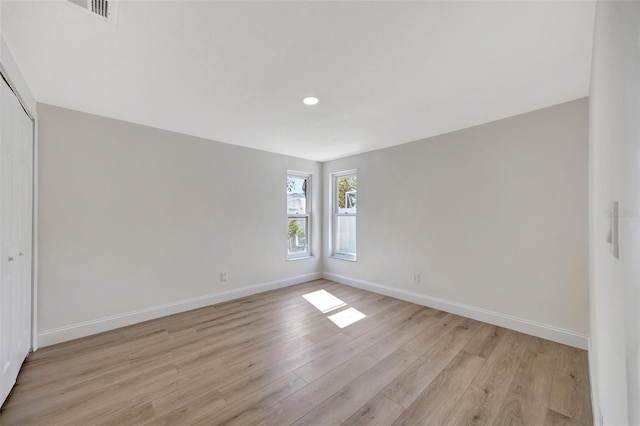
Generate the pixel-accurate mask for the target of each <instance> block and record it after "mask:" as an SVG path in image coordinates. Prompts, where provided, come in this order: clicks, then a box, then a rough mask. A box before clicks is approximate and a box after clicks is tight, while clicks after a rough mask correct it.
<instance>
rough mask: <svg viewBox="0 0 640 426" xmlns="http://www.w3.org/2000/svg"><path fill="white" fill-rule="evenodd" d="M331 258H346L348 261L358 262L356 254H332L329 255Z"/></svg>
mask: <svg viewBox="0 0 640 426" xmlns="http://www.w3.org/2000/svg"><path fill="white" fill-rule="evenodd" d="M329 259H338V260H346V261H348V262H356V256H353V257H350V256H340V255H335V254H332V255H331V256H329Z"/></svg>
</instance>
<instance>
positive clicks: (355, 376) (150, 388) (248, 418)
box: [0, 280, 592, 426]
mask: <svg viewBox="0 0 640 426" xmlns="http://www.w3.org/2000/svg"><path fill="white" fill-rule="evenodd" d="M320 289H324V290H326V291H328V292H330V293H331V294H333V295H334V296H336V297H338V298H340V299H341V300H343V301H344V302H345V303H346V304H347V305H346V306H344V307H343V308H340V309H337V310H335V311H332V312H329V313H326V314H323V313H322V312H320V311H318V310H317V309H316V308H315V307H314V306H313V305H311V304H310V303H309V302H308V301H307V300H306V299H304V298H303V297H302V296H303V295H305V294H308V293H310V292H313V291H317V290H320ZM346 308H355V309H357V310H358V311H360V312H362V313H364V314H365V315H366V317H365V318H363V319H361V320H360V321H357V322H355V323H353V324H351V325H349V326H347V327H345V328H342V329H340V328H339V327H337V326H336V325H335V324H334V323H333V322H331V321H330V320H329V319H328V317H329V316H330V315H333V314H335V313H336V312H340V311H342V310H344V309H346ZM588 377H589V376H588V371H587V354H586V352H585V351H583V350H579V349H575V348H572V347H568V346H565V345H561V344H558V343H554V342H550V341H547V340H542V339H539V338H536V337H532V336H528V335H525V334H522V333H518V332H515V331H511V330H507V329H504V328H500V327H496V326H493V325H489V324H485V323H481V322H478V321H474V320H470V319H466V318H463V317H460V316H457V315H453V314H448V313H445V312H441V311H437V310H434V309H430V308H425V307H422V306H419V305H414V304H412V303H407V302H403V301H399V300H396V299H393V298H390V297H385V296H381V295H378V294H374V293H369V292H366V291H362V290H358V289H353V288H350V287H345V286H342V285H339V284H336V283H333V282H330V281H325V280H318V281H313V282H310V283H306V284H301V285H297V286H294V287H289V288H286V289H281V290H275V291H271V292H268V293H263V294H260V295H256V296H251V297H247V298H244V299H240V300H236V301H232V302H228V303H224V304H220V305H216V306H210V307H206V308H202V309H198V310H194V311H191V312H186V313H183V314H178V315H173V316H170V317H165V318H161V319H158V320H153V321H148V322H145V323H142V324H137V325H133V326H130V327H126V328H122V329H118V330H114V331H110V332H107V333H102V334H99V335H95V336H90V337H86V338H83V339H79V340H75V341H72V342H67V343H62V344H59V345H56V346H50V347H47V348H43V349H41V350H39V351H37V352H36V353H33V354H31V355H30V356H29V358H28V359H27V361H26V363H25V365H24V367H23V369H22V371H21V373H20V375H19V377H18V382H17V385H16V386H15V388H14V390H13V391H12V393H11V395H10V396H9V398H8V399H7V401H6V402H5V404H4V406H3V408H2V411H1V412H0V423H1V424H2V425H25V424H43V425H56V424H78V425H85V424H113V425H124V424H140V425H145V424H154V425H155V424H157V425H163V424H175V425H186V424H216V425H222V424H224V425H231V424H234V425H258V424H260V425H262V424H264V425H278V426H280V425H288V424H295V425H323V426H325V425H341V424H345V425H392V424H398V425H400V424H402V425H445V424H465V425H466V424H500V425H503V424H529V425H544V424H546V425H552V424H592V418H591V401H590V396H589V395H590V391H589V380H588Z"/></svg>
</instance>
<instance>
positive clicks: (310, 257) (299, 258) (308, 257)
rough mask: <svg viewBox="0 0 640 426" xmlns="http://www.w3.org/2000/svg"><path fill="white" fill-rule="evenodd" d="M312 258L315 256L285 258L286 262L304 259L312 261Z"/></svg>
mask: <svg viewBox="0 0 640 426" xmlns="http://www.w3.org/2000/svg"><path fill="white" fill-rule="evenodd" d="M314 257H315V256H314V255H312V254H307V255H304V256H296V257H287V261H290V260H304V259H312V258H314Z"/></svg>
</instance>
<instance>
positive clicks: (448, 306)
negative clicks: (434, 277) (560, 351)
mask: <svg viewBox="0 0 640 426" xmlns="http://www.w3.org/2000/svg"><path fill="white" fill-rule="evenodd" d="M322 277H323V278H325V279H327V280H331V281H335V282H338V283H340V284H344V285H348V286H351V287H356V288H360V289H362V290H368V291H372V292H374V293H379V294H384V295H385V296H390V297H395V298H396V299H400V300H405V301H407V302H412V303H416V304H418V305H423V306H428V307H430V308H434V309H438V310H441V311H445V312H450V313H453V314H456V315H460V316H463V317H466V318H471V319H475V320H478V321H483V322H486V323H489V324H494V325H499V326H500V327H505V328H509V329H511V330H516V331H519V332H522V333H526V334H530V335H532V336H536V337H541V338H543V339H547V340H552V341H554V342H558V343H563V344H565V345H569V346H574V347H576V348H580V349H587V343H588V336H587V335H586V334H582V333H577V332H574V331H570V330H565V329H562V328H558V327H554V326H551V325H548V324H542V323H539V322H535V321H530V320H527V319H524V318H518V317H514V316H511V315H506V314H501V313H499V312H494V311H489V310H487V309H482V308H477V307H475V306H469V305H464V304H462V303H458V302H453V301H451V300H445V299H439V298H436V297H431V296H426V295H424V294H420V293H415V292H412V291H407V290H402V289H399V288H395V287H390V286H387V285H383V284H378V283H374V282H370V281H364V280H359V279H354V278H349V277H345V276H343V275H338V274H334V273H330V272H324V273H323V274H322Z"/></svg>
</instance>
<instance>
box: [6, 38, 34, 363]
mask: <svg viewBox="0 0 640 426" xmlns="http://www.w3.org/2000/svg"><path fill="white" fill-rule="evenodd" d="M1 48H2V55H0V78H3V79H4V80H5V81H6V82H7V85H8V86H9V88H10V89H11V90H12V91H13V93H15V95H16V97H17V98H18V102H20V105H21V106H22V108H23V109H24V111H25V113H26V114H27V116H28V117H29V118H30V119H31V126H32V132H31V133H32V139H31V144H32V148H33V151H32V152H33V157H32V158H31V162H32V167H33V170H32V179H33V182H32V188H31V190H32V197H33V203H32V212H31V217H32V223H31V226H32V232H31V339H30V352H35V351H36V350H37V349H38V309H37V308H38V268H37V265H38V115H37V111H36V110H35V106H34V107H31V108H30V107H29V105H30V104H29V103H28V102H26V101H25V98H24V97H23V96H22V93H21V91H20V90H19V88H18V87H19V85H18V84H16V83H15V80H12V79H11V73H10V72H8V69H7V68H13V69H15V73H19V71H18V70H17V67H15V65H14V66H13V67H12V66H11V65H13V64H11V60H7V59H6V57H7V49H6V45H5V44H4V40H2V46H1ZM11 59H13V58H11ZM5 65H9V66H5ZM20 77H21V76H19V75H18V77H17V79H20ZM25 90H28V89H25ZM33 105H35V101H34V102H33Z"/></svg>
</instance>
